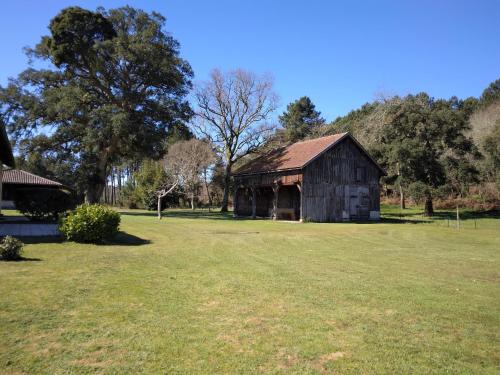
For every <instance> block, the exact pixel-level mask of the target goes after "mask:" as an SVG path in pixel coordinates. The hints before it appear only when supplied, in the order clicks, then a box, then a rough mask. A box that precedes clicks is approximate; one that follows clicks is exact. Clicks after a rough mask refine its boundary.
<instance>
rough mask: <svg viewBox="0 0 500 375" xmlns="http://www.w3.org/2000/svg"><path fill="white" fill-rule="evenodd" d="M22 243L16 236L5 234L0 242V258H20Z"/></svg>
mask: <svg viewBox="0 0 500 375" xmlns="http://www.w3.org/2000/svg"><path fill="white" fill-rule="evenodd" d="M23 246H24V244H23V243H22V242H21V241H19V240H18V239H17V238H14V237H11V236H5V238H4V239H3V240H2V242H0V259H2V260H18V259H20V258H21V252H22V251H23Z"/></svg>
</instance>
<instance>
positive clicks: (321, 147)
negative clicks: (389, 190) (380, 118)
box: [235, 133, 385, 175]
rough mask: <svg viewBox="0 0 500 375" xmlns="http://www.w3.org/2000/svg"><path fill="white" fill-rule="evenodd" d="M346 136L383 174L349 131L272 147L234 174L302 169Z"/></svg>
mask: <svg viewBox="0 0 500 375" xmlns="http://www.w3.org/2000/svg"><path fill="white" fill-rule="evenodd" d="M346 137H349V138H351V139H352V140H353V141H354V142H355V143H356V144H357V145H358V146H359V148H360V149H361V150H362V151H363V152H364V153H365V154H366V155H367V156H368V158H369V159H370V160H371V161H372V162H373V163H374V164H375V165H376V166H377V167H378V168H379V169H380V170H381V171H382V173H384V174H385V172H384V171H383V169H382V168H381V167H380V166H379V165H378V164H377V163H376V162H375V161H374V160H373V159H372V158H371V156H370V155H369V154H368V153H367V152H366V150H365V149H364V148H363V147H362V146H361V145H360V144H359V142H358V141H357V140H356V139H355V138H354V137H352V136H351V135H350V134H349V133H339V134H333V135H329V136H326V137H321V138H316V139H309V140H306V141H301V142H296V143H292V144H291V145H288V146H285V147H280V148H277V149H274V150H272V151H270V152H268V153H266V154H264V155H261V156H259V157H257V158H256V159H254V160H252V161H250V162H248V163H247V164H245V165H243V166H242V167H240V168H239V169H238V170H237V171H236V172H235V175H247V174H260V173H270V172H280V171H286V170H294V169H302V168H304V167H305V166H306V165H307V164H309V163H311V162H312V161H313V160H314V159H316V158H317V157H319V156H320V155H321V154H322V153H323V152H325V151H326V150H328V149H330V148H332V147H333V146H334V145H336V144H338V143H339V142H340V141H341V140H343V139H345V138H346Z"/></svg>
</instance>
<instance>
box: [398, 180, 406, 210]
mask: <svg viewBox="0 0 500 375" xmlns="http://www.w3.org/2000/svg"><path fill="white" fill-rule="evenodd" d="M399 205H400V207H401V209H402V210H404V209H405V208H406V202H405V192H404V190H403V186H401V184H399Z"/></svg>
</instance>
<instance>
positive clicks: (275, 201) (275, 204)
mask: <svg viewBox="0 0 500 375" xmlns="http://www.w3.org/2000/svg"><path fill="white" fill-rule="evenodd" d="M279 190H280V186H279V185H278V184H274V185H273V193H274V197H273V220H277V219H278V193H279Z"/></svg>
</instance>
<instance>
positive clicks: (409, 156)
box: [375, 93, 478, 215]
mask: <svg viewBox="0 0 500 375" xmlns="http://www.w3.org/2000/svg"><path fill="white" fill-rule="evenodd" d="M471 108H472V106H471V105H470V101H467V100H466V101H461V100H458V99H456V98H452V99H450V100H434V99H432V98H430V97H429V96H428V95H427V94H425V93H422V94H418V95H415V96H414V95H409V96H407V97H405V98H403V100H400V99H399V98H396V99H395V100H394V101H392V103H390V104H387V107H386V112H385V113H386V115H385V125H384V126H383V127H382V129H381V132H380V139H379V146H378V148H376V149H375V155H376V156H377V158H378V159H379V160H380V161H381V162H382V164H383V165H384V166H385V167H386V168H387V170H388V172H389V173H393V174H396V175H398V180H399V185H400V186H401V187H403V186H404V185H407V184H408V183H411V182H421V183H423V184H425V186H427V189H426V191H425V213H426V214H427V215H432V214H433V205H432V201H433V192H434V191H435V189H436V188H438V187H440V186H443V185H446V184H447V185H450V186H451V187H452V188H455V193H456V194H460V192H461V190H462V188H463V185H462V184H465V183H467V182H471V181H473V180H474V178H475V176H476V174H477V171H476V170H475V168H474V166H473V160H474V158H475V157H477V156H478V155H477V150H476V148H475V146H474V143H473V142H472V139H470V138H469V137H467V136H465V135H464V134H465V133H466V131H467V130H468V116H469V115H470V112H471ZM454 183H455V184H454Z"/></svg>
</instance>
